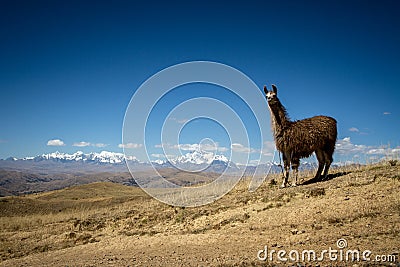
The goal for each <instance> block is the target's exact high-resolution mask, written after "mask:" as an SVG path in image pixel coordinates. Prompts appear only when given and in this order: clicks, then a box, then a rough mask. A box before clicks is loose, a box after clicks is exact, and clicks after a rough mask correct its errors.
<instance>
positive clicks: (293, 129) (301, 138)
mask: <svg viewBox="0 0 400 267" xmlns="http://www.w3.org/2000/svg"><path fill="white" fill-rule="evenodd" d="M277 91H278V89H277V88H276V86H275V85H272V91H268V89H267V87H266V86H264V92H265V95H266V98H267V101H268V107H269V110H270V112H271V126H272V133H273V135H274V140H275V146H276V148H277V149H278V150H279V151H280V152H281V153H282V155H283V164H284V167H285V175H284V177H283V183H282V187H286V186H287V183H288V179H289V171H290V165H292V169H293V171H294V173H295V182H294V184H293V186H296V185H297V177H298V168H299V165H300V159H301V158H307V157H309V156H311V154H312V153H313V152H315V154H316V156H317V160H318V165H319V166H318V170H317V174H316V175H315V178H314V179H315V180H317V181H320V180H321V173H322V170H323V171H324V173H323V177H322V180H324V179H326V177H327V175H328V170H329V167H330V165H331V163H332V161H333V157H332V155H333V152H334V150H335V143H336V138H337V129H336V120H335V119H334V118H331V117H326V116H315V117H312V118H308V119H304V120H299V121H291V120H290V118H289V116H288V114H287V112H286V109H285V107H284V106H283V105H282V103H281V102H280V101H279V99H278V96H277Z"/></svg>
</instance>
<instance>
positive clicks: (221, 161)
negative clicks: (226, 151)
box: [152, 150, 239, 172]
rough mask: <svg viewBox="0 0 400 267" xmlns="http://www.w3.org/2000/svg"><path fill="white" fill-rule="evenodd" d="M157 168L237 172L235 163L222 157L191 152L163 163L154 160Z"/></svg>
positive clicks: (203, 152)
mask: <svg viewBox="0 0 400 267" xmlns="http://www.w3.org/2000/svg"><path fill="white" fill-rule="evenodd" d="M152 163H153V164H154V165H156V167H158V168H163V167H164V168H165V167H176V168H179V169H181V170H186V171H211V172H224V171H225V170H226V169H227V170H228V171H234V170H236V171H237V170H238V169H239V168H238V167H237V166H236V164H235V163H233V162H231V161H229V159H228V158H227V157H225V156H224V155H216V154H214V153H211V152H206V151H199V150H195V151H191V152H188V153H186V154H184V155H181V156H178V157H176V158H173V159H168V160H165V161H162V160H156V161H153V162H152Z"/></svg>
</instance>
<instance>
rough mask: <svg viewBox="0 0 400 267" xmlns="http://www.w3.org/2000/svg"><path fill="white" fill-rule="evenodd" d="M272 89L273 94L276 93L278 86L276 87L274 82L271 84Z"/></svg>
mask: <svg viewBox="0 0 400 267" xmlns="http://www.w3.org/2000/svg"><path fill="white" fill-rule="evenodd" d="M272 91H274V93H275V94H277V93H278V88H276V85H275V84H273V85H272Z"/></svg>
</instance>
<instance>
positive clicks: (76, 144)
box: [72, 142, 90, 147]
mask: <svg viewBox="0 0 400 267" xmlns="http://www.w3.org/2000/svg"><path fill="white" fill-rule="evenodd" d="M72 146H77V147H85V146H90V143H89V142H76V143H73V144H72Z"/></svg>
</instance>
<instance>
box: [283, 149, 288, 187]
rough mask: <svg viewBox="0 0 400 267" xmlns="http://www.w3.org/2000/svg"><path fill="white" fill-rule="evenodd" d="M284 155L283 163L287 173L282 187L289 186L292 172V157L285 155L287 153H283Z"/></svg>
mask: <svg viewBox="0 0 400 267" xmlns="http://www.w3.org/2000/svg"><path fill="white" fill-rule="evenodd" d="M282 156H283V165H284V167H285V174H284V176H283V181H282V185H281V188H285V187H286V186H287V183H288V180H289V172H290V159H288V158H287V157H286V155H285V153H282Z"/></svg>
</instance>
